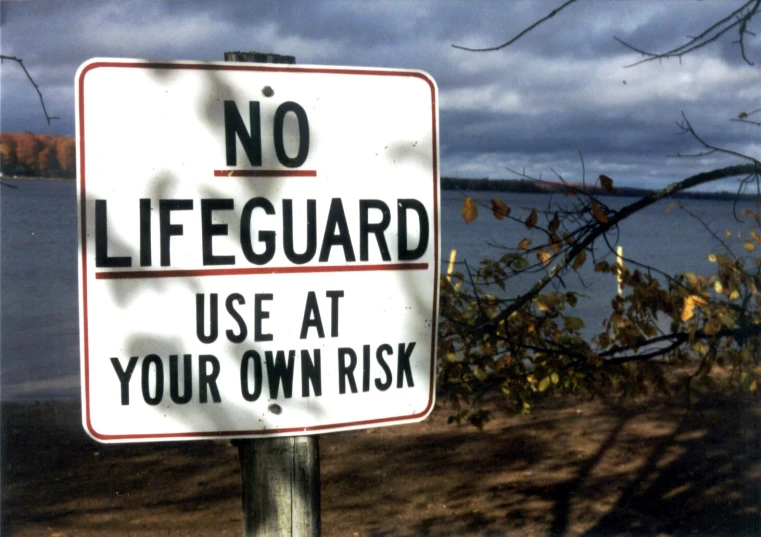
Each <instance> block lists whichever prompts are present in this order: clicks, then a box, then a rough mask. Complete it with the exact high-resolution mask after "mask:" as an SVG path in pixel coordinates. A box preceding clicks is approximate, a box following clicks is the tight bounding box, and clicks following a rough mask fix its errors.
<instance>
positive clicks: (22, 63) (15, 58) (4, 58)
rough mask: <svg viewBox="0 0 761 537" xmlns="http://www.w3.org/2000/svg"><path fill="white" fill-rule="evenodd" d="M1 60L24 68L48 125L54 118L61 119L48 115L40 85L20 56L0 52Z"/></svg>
mask: <svg viewBox="0 0 761 537" xmlns="http://www.w3.org/2000/svg"><path fill="white" fill-rule="evenodd" d="M3 60H11V61H14V62H16V63H18V64H19V65H20V66H21V68H22V69H23V70H24V73H25V74H26V77H27V78H28V79H29V82H31V83H32V86H34V89H35V91H36V92H37V95H39V96H40V105H41V106H42V111H43V112H44V114H45V119H46V120H47V122H48V125H50V122H51V121H52V120H54V119H61V118H60V117H58V116H50V115H48V110H47V108H45V100H44V99H43V98H42V92H41V91H40V87H39V86H38V85H37V83H36V82H35V81H34V79H33V78H32V75H30V74H29V71H27V70H26V66H25V65H24V60H22V59H21V58H17V57H15V56H5V55H2V54H0V62H2V61H3Z"/></svg>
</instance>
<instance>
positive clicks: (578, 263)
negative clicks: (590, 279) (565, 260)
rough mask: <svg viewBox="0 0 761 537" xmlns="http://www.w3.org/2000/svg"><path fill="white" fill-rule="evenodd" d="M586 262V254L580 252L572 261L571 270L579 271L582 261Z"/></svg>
mask: <svg viewBox="0 0 761 537" xmlns="http://www.w3.org/2000/svg"><path fill="white" fill-rule="evenodd" d="M586 260H587V252H585V251H584V250H582V251H581V252H579V253H578V255H577V256H576V257H575V258H574V259H573V270H579V269H580V268H581V267H582V265H583V264H584V261H586Z"/></svg>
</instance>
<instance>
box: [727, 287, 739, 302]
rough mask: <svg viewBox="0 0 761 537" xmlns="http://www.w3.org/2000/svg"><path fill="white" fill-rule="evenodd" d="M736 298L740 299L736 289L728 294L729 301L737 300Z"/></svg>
mask: <svg viewBox="0 0 761 537" xmlns="http://www.w3.org/2000/svg"><path fill="white" fill-rule="evenodd" d="M738 298H740V293H739V292H738V291H737V289H735V290H734V291H732V292H731V293H729V300H737V299H738Z"/></svg>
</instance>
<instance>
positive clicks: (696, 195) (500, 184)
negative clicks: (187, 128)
mask: <svg viewBox="0 0 761 537" xmlns="http://www.w3.org/2000/svg"><path fill="white" fill-rule="evenodd" d="M4 181H72V182H74V181H76V178H75V177H25V176H0V182H4ZM568 189H578V190H583V191H584V192H586V193H588V194H592V195H594V196H619V197H629V198H642V197H644V196H647V195H649V194H651V193H653V192H655V190H648V189H645V188H635V187H616V188H615V190H614V191H613V192H608V191H607V190H605V189H603V188H602V187H599V186H589V185H586V186H583V187H581V186H580V185H570V184H569V185H565V184H563V183H549V182H543V181H532V180H527V179H463V178H457V177H442V178H441V190H455V191H457V190H469V191H473V192H511V193H518V194H564V193H565V192H566V191H567V190H568ZM669 198H672V199H696V200H718V201H734V200H744V201H750V200H755V199H756V196H754V195H752V194H737V193H732V192H700V191H698V192H689V191H687V192H680V193H678V194H673V195H671V196H669Z"/></svg>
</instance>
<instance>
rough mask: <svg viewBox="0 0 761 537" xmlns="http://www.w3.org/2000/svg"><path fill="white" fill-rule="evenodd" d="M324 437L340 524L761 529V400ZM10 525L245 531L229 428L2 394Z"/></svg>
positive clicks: (603, 409)
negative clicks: (185, 429) (129, 433)
mask: <svg viewBox="0 0 761 537" xmlns="http://www.w3.org/2000/svg"><path fill="white" fill-rule="evenodd" d="M447 416H448V409H447V408H446V407H444V408H437V409H436V411H435V412H434V414H433V416H432V417H431V418H429V419H428V420H427V421H425V422H423V423H420V424H416V425H406V426H397V427H388V428H380V429H370V430H366V431H358V432H350V433H338V434H329V435H324V436H322V437H321V439H320V449H321V479H322V488H321V490H322V529H323V535H326V536H349V537H364V536H377V537H380V536H470V535H473V536H476V535H477V536H486V535H510V536H531V535H537V536H538V535H761V402H760V401H759V400H758V399H728V398H713V399H710V400H706V401H702V402H700V403H699V404H695V405H693V406H691V407H690V408H687V407H686V405H685V404H682V403H680V401H675V400H673V399H672V400H664V399H660V398H656V397H652V398H648V399H643V400H639V401H635V402H629V403H627V404H624V405H621V404H617V403H614V402H609V401H603V400H599V399H598V400H595V401H591V402H583V403H580V402H577V401H569V400H564V401H555V402H551V403H548V404H545V405H544V406H543V407H542V408H539V409H537V410H535V411H534V412H533V413H532V414H529V415H526V416H515V415H512V416H511V415H504V414H497V417H496V419H495V420H494V421H492V422H490V423H489V424H488V425H487V427H486V428H485V430H484V431H483V432H479V431H478V430H476V429H474V428H472V427H470V426H456V425H447ZM1 529H2V535H3V536H9V537H10V536H19V537H29V536H35V537H38V536H44V537H64V536H66V537H74V536H88V537H89V536H92V537H95V536H106V537H108V536H117V535H119V536H135V537H137V536H146V537H147V536H161V537H167V536H175V535H176V536H191V537H192V536H202V535H203V536H208V535H241V533H242V512H241V492H240V473H239V462H238V456H237V450H236V448H234V447H233V446H232V445H231V444H230V443H229V442H228V441H196V442H176V443H150V444H131V445H125V444H123V445H101V444H97V443H95V442H93V441H91V440H90V439H89V438H88V437H87V435H86V434H85V433H84V432H83V430H82V428H81V426H80V424H79V407H78V405H77V404H76V403H66V404H61V403H57V404H40V405H31V406H13V405H4V406H3V407H2V528H1Z"/></svg>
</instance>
